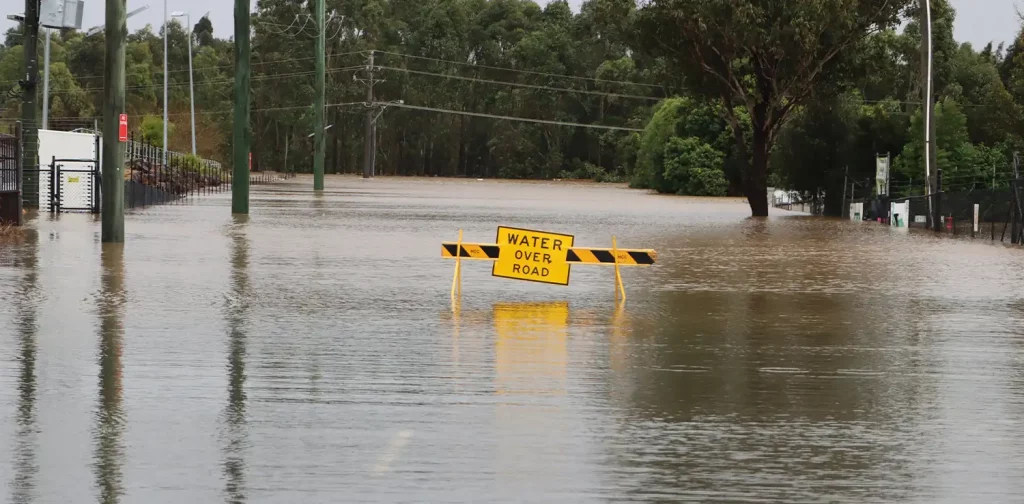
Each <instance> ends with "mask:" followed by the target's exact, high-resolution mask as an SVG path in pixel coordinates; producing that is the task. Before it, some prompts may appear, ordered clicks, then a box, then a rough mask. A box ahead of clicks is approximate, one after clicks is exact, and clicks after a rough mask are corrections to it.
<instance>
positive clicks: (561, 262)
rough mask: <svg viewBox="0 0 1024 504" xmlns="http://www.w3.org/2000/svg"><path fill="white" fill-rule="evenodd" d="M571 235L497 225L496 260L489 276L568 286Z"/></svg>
mask: <svg viewBox="0 0 1024 504" xmlns="http://www.w3.org/2000/svg"><path fill="white" fill-rule="evenodd" d="M572 240H573V236H572V235H566V234H557V233H545V232H543V231H533V230H530V229H519V228H509V227H498V247H500V248H501V250H500V252H499V253H498V260H497V261H494V267H493V268H491V275H492V276H496V277H502V278H514V279H517V280H529V281H531V282H542V283H550V284H557V285H569V263H567V262H566V261H565V258H566V255H567V254H568V253H569V249H570V248H572Z"/></svg>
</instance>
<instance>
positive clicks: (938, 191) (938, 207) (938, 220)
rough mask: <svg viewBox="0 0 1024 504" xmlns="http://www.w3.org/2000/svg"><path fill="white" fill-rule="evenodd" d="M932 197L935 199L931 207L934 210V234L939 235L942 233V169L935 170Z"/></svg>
mask: <svg viewBox="0 0 1024 504" xmlns="http://www.w3.org/2000/svg"><path fill="white" fill-rule="evenodd" d="M932 197H933V198H934V199H935V201H934V202H933V203H934V204H933V205H932V206H933V207H934V210H935V215H933V216H932V223H933V224H934V225H935V232H936V233H939V232H941V231H942V168H939V169H937V170H935V193H934V194H933V195H932Z"/></svg>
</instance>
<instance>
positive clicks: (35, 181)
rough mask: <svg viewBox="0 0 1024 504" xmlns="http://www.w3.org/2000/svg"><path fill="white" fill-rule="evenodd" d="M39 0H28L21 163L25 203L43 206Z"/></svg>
mask: <svg viewBox="0 0 1024 504" xmlns="http://www.w3.org/2000/svg"><path fill="white" fill-rule="evenodd" d="M38 43H39V0H25V41H24V48H25V73H24V80H22V81H21V88H22V90H23V91H24V95H23V96H22V102H21V124H22V127H23V128H24V130H23V131H22V135H24V136H23V138H22V142H23V144H22V145H24V149H23V150H22V153H21V155H22V158H21V166H22V167H23V169H24V175H23V178H22V184H23V185H22V188H21V190H22V199H23V200H24V202H25V206H27V207H30V208H38V207H39V159H38V158H39V118H38V115H37V111H36V102H37V101H38V98H39V96H38V95H39V90H38V87H37V84H38V82H39V56H38V54H37V52H38V51H37V49H36V48H37V45H38Z"/></svg>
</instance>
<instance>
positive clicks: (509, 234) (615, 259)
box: [441, 226, 658, 301]
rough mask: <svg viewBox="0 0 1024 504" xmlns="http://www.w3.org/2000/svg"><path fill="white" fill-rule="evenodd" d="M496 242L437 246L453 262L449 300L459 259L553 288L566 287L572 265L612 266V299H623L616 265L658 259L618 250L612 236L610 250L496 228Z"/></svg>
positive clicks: (457, 287) (458, 280) (647, 252)
mask: <svg viewBox="0 0 1024 504" xmlns="http://www.w3.org/2000/svg"><path fill="white" fill-rule="evenodd" d="M496 241H497V243H468V242H463V241H462V231H461V230H460V231H459V241H458V242H444V243H441V257H444V258H450V259H455V276H454V277H453V278H452V299H455V298H456V295H457V293H459V294H461V291H462V287H461V285H462V269H461V260H462V259H477V260H483V261H494V265H493V267H492V268H491V275H492V276H496V277H501V278H512V279H516V280H527V281H531V282H540V283H547V284H556V285H569V270H570V267H571V266H572V265H573V264H598V265H608V266H614V267H615V283H616V297H617V298H618V297H619V295H621V296H622V300H623V301H625V299H626V289H625V287H623V285H622V276H621V274H620V273H619V267H620V266H650V265H652V264H654V263H655V261H656V260H657V258H658V254H657V252H655V251H654V250H651V249H623V248H618V244H617V243H616V240H615V237H614V236H613V237H612V247H611V248H592V247H576V246H574V245H575V244H574V243H573V241H574V237H573V235H568V234H561V233H551V232H547V231H534V230H532V229H520V228H512V227H505V226H499V227H498V239H497V240H496Z"/></svg>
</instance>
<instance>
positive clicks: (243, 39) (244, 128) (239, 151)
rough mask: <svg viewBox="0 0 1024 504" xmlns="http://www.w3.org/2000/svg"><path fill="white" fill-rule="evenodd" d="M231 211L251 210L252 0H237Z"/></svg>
mask: <svg viewBox="0 0 1024 504" xmlns="http://www.w3.org/2000/svg"><path fill="white" fill-rule="evenodd" d="M231 138H232V147H233V153H232V161H233V164H234V174H233V175H234V176H233V177H232V180H231V213H233V214H248V213H249V0H235V110H234V124H233V125H232V137H231Z"/></svg>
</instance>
